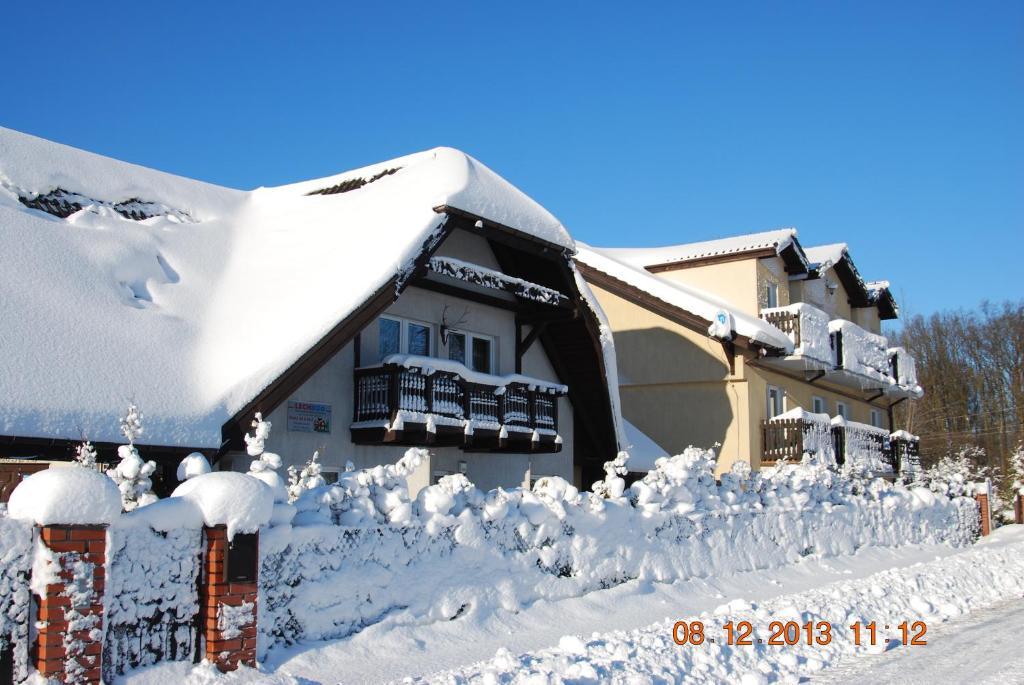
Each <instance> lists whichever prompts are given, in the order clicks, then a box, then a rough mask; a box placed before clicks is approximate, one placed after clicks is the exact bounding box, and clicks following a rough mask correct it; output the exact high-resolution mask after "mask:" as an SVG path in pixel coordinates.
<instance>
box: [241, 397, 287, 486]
mask: <svg viewBox="0 0 1024 685" xmlns="http://www.w3.org/2000/svg"><path fill="white" fill-rule="evenodd" d="M252 427H253V432H252V433H246V434H245V450H246V452H247V453H248V454H249V456H250V457H253V460H252V462H251V463H250V464H249V475H250V476H252V477H253V478H258V479H259V480H261V481H263V482H264V483H266V484H267V485H268V486H270V489H271V490H273V491H274V501H275V502H286V501H287V500H288V488H287V487H286V486H285V482H284V480H283V479H282V478H281V475H280V474H279V473H278V472H277V470H278V469H279V468H281V455H279V454H274V453H273V452H267V451H265V447H266V442H267V439H268V438H269V437H270V429H271V427H272V424H271V423H270V421H264V420H263V414H260V413H259V412H257V413H256V418H254V419H253V421H252Z"/></svg>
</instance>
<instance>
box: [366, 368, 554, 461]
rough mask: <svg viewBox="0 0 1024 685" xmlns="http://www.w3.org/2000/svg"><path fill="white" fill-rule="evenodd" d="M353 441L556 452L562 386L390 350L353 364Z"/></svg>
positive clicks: (507, 450)
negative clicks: (365, 363) (366, 363)
mask: <svg viewBox="0 0 1024 685" xmlns="http://www.w3.org/2000/svg"><path fill="white" fill-rule="evenodd" d="M354 380H355V383H354V388H355V404H354V412H353V413H354V416H353V423H352V426H351V430H352V441H353V442H354V443H356V444H394V445H411V446H422V445H438V446H458V447H461V448H463V449H465V450H468V451H504V452H558V451H560V450H561V448H562V439H561V437H560V436H559V435H558V399H559V398H560V397H563V396H565V395H566V394H567V392H568V388H566V386H564V385H560V384H557V383H552V382H550V381H544V380H540V379H536V378H529V377H527V376H522V375H518V374H513V375H509V376H494V375H490V374H484V373H479V372H476V371H471V370H470V369H468V368H467V367H466V366H464V365H462V364H460V363H458V362H454V361H450V360H447V359H435V358H432V357H421V356H415V355H391V356H389V357H386V358H385V359H384V361H383V363H381V364H380V365H379V366H372V367H362V368H358V369H356V370H355V379H354Z"/></svg>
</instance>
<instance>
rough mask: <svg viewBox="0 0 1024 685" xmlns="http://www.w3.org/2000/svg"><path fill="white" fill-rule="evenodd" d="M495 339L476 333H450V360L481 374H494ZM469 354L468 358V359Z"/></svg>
mask: <svg viewBox="0 0 1024 685" xmlns="http://www.w3.org/2000/svg"><path fill="white" fill-rule="evenodd" d="M493 350H494V344H493V339H492V338H490V337H488V336H485V335H477V334H476V333H455V332H452V333H449V334H448V358H449V359H452V360H454V361H457V362H460V363H462V364H465V365H466V366H468V367H469V368H471V369H473V370H474V371H479V372H480V373H493V370H492V369H493V368H494V355H493ZM467 352H468V358H467Z"/></svg>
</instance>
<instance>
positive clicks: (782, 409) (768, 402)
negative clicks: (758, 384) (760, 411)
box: [764, 383, 786, 419]
mask: <svg viewBox="0 0 1024 685" xmlns="http://www.w3.org/2000/svg"><path fill="white" fill-rule="evenodd" d="M772 391H775V393H776V398H777V399H778V402H776V403H773V402H772ZM764 400H765V412H766V413H767V414H768V418H769V419H774V418H775V417H776V416H779V415H780V414H785V413H786V393H785V391H784V390H783V389H782V387H781V386H778V385H772V384H771V383H769V384H768V385H767V386H765V397H764ZM775 408H777V409H778V411H777V412H775V413H773V412H772V410H773V409H775Z"/></svg>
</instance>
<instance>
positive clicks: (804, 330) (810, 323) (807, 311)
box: [761, 302, 833, 364]
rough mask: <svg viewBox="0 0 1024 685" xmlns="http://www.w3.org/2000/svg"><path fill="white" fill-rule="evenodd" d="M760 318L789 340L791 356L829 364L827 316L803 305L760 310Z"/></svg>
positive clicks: (830, 353)
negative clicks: (791, 344)
mask: <svg viewBox="0 0 1024 685" xmlns="http://www.w3.org/2000/svg"><path fill="white" fill-rule="evenodd" d="M761 318H762V319H764V320H765V321H767V322H768V323H770V324H771V325H773V326H775V327H776V328H778V329H779V330H780V331H782V332H783V333H785V334H786V336H787V337H789V339H790V340H792V341H793V347H794V349H793V355H794V356H800V357H808V358H810V359H814V360H817V361H820V362H824V363H826V364H831V363H832V362H833V355H832V346H831V344H830V343H829V328H828V326H829V320H828V314H826V313H825V312H823V311H821V310H820V309H817V308H815V307H812V306H811V305H809V304H806V303H804V302H799V303H797V304H791V305H789V306H787V307H772V308H770V309H762V310H761Z"/></svg>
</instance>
